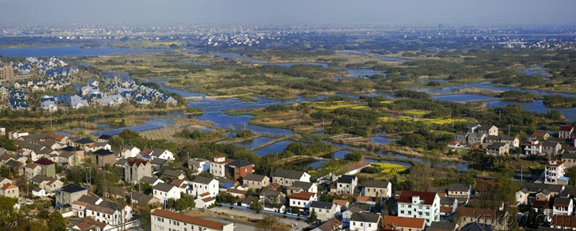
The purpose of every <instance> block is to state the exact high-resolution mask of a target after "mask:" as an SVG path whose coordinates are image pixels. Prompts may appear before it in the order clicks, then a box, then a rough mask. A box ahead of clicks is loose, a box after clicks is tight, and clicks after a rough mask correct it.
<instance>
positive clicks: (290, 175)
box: [272, 168, 310, 187]
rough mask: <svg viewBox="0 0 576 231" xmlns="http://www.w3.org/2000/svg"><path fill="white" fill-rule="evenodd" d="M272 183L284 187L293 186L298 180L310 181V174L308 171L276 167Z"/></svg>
mask: <svg viewBox="0 0 576 231" xmlns="http://www.w3.org/2000/svg"><path fill="white" fill-rule="evenodd" d="M272 181H273V182H272V183H274V184H279V185H281V186H284V187H289V186H292V184H293V183H294V182H296V181H303V182H310V174H308V173H306V172H301V171H296V170H286V169H281V168H280V169H276V171H274V175H273V177H272Z"/></svg>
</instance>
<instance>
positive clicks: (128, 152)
mask: <svg viewBox="0 0 576 231" xmlns="http://www.w3.org/2000/svg"><path fill="white" fill-rule="evenodd" d="M120 153H121V155H122V158H128V157H137V156H138V154H140V149H139V148H137V147H134V146H127V147H124V148H123V149H122V152H120Z"/></svg>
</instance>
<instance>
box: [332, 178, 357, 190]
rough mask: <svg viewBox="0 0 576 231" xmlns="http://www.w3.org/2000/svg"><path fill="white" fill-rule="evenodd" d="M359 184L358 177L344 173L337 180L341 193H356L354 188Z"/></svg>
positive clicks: (337, 186) (337, 187)
mask: <svg viewBox="0 0 576 231" xmlns="http://www.w3.org/2000/svg"><path fill="white" fill-rule="evenodd" d="M357 185H358V177H356V176H351V175H343V176H340V177H338V180H337V181H336V191H337V193H339V194H348V195H352V194H354V189H356V186H357Z"/></svg>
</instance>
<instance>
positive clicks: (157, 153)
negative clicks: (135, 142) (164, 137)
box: [150, 149, 175, 160]
mask: <svg viewBox="0 0 576 231" xmlns="http://www.w3.org/2000/svg"><path fill="white" fill-rule="evenodd" d="M156 158H159V159H163V160H175V158H174V154H173V153H172V152H170V151H168V150H166V149H154V150H152V153H150V159H151V160H153V159H156Z"/></svg>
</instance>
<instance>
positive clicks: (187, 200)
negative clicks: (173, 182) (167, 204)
mask: <svg viewBox="0 0 576 231" xmlns="http://www.w3.org/2000/svg"><path fill="white" fill-rule="evenodd" d="M193 207H196V203H195V202H194V196H192V195H188V194H184V193H181V195H180V199H179V200H177V201H176V210H178V211H183V210H186V209H188V208H193Z"/></svg>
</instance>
